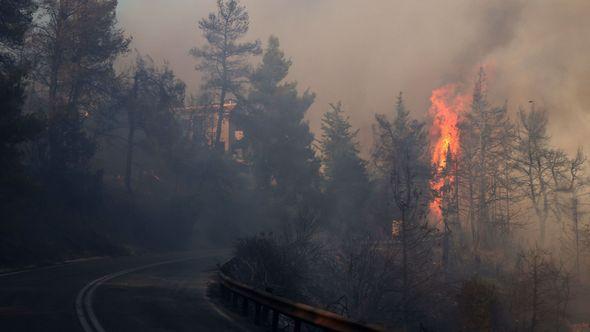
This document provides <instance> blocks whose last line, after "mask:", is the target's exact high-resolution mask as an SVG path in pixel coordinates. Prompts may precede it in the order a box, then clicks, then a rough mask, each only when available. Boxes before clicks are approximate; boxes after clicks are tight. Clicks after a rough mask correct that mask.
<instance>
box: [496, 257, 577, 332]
mask: <svg viewBox="0 0 590 332" xmlns="http://www.w3.org/2000/svg"><path fill="white" fill-rule="evenodd" d="M508 291H509V293H508V296H509V303H510V305H509V309H510V312H511V314H512V318H513V322H514V324H515V325H516V326H514V328H516V329H518V330H522V331H531V332H533V331H545V330H549V329H555V330H559V328H560V327H561V326H562V325H563V324H564V323H565V318H566V309H567V305H568V303H569V301H570V276H569V273H568V272H567V271H566V270H565V269H564V268H563V266H562V265H561V264H556V263H555V262H554V261H553V259H552V257H551V256H550V255H549V253H548V252H547V251H545V250H543V249H539V248H535V249H531V250H528V251H525V252H522V253H521V254H520V255H519V258H518V260H517V265H516V268H515V270H514V272H513V274H512V275H511V287H510V288H509V290H508Z"/></svg>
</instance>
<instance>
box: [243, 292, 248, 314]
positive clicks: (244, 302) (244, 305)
mask: <svg viewBox="0 0 590 332" xmlns="http://www.w3.org/2000/svg"><path fill="white" fill-rule="evenodd" d="M242 315H244V316H248V298H247V297H245V296H244V301H242Z"/></svg>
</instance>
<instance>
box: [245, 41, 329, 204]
mask: <svg viewBox="0 0 590 332" xmlns="http://www.w3.org/2000/svg"><path fill="white" fill-rule="evenodd" d="M290 65H291V62H290V60H287V59H285V56H284V54H283V52H282V51H281V50H280V49H279V41H278V39H277V38H276V37H271V38H270V39H269V45H268V49H267V50H266V51H265V54H264V58H263V62H262V64H261V65H260V66H259V67H258V68H257V70H256V71H255V72H254V73H253V75H252V87H253V89H252V91H251V92H250V95H249V98H248V114H247V116H246V118H245V119H244V123H245V127H246V132H248V134H249V136H248V142H249V146H250V153H249V159H250V161H251V162H252V165H253V169H254V174H255V177H256V179H257V185H258V186H259V188H261V189H263V190H266V189H270V188H272V190H273V191H277V192H280V193H281V194H282V195H284V197H285V199H287V200H291V201H296V200H297V197H298V196H299V199H301V196H302V195H304V194H305V193H309V192H311V191H314V190H317V188H318V170H319V163H318V160H317V158H316V156H315V153H314V151H313V148H312V143H313V140H314V137H313V134H312V133H311V132H310V130H309V125H308V124H307V122H306V121H305V119H304V117H305V113H306V112H307V110H308V109H309V107H310V106H311V104H312V103H313V100H314V98H315V95H314V94H313V93H311V92H308V91H306V92H305V93H304V94H303V95H299V94H298V92H297V84H296V83H294V82H284V79H285V77H286V74H287V72H288V70H289V67H290Z"/></svg>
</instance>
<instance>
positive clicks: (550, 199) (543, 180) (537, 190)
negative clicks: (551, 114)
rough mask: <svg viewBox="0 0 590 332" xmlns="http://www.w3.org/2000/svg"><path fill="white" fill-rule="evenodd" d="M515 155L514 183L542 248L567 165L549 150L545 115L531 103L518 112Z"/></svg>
mask: <svg viewBox="0 0 590 332" xmlns="http://www.w3.org/2000/svg"><path fill="white" fill-rule="evenodd" d="M514 152H515V153H514V163H513V165H514V170H515V172H516V174H515V175H516V176H515V178H514V181H515V183H516V186H517V188H520V189H521V190H522V194H523V196H524V197H526V198H527V199H528V200H529V202H530V203H531V205H532V207H533V211H534V213H535V215H536V217H537V220H538V222H539V231H540V234H539V239H540V243H541V245H543V244H544V242H545V232H546V224H547V220H548V219H549V216H550V215H551V214H552V213H554V212H555V211H556V200H555V195H556V192H557V191H558V189H559V188H560V183H562V182H563V180H564V179H565V177H564V171H565V170H566V169H567V165H568V163H567V157H566V156H565V154H564V153H563V152H562V151H559V150H555V149H551V148H550V146H549V136H548V135H547V115H546V113H545V112H543V111H539V110H536V109H535V106H534V103H532V106H531V110H530V111H529V112H525V111H524V110H522V109H521V110H520V112H519V126H518V127H517V141H516V147H515V151H514Z"/></svg>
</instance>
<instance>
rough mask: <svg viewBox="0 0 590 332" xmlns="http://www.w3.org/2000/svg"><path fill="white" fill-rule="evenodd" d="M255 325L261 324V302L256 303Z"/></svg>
mask: <svg viewBox="0 0 590 332" xmlns="http://www.w3.org/2000/svg"><path fill="white" fill-rule="evenodd" d="M254 325H260V303H254Z"/></svg>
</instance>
